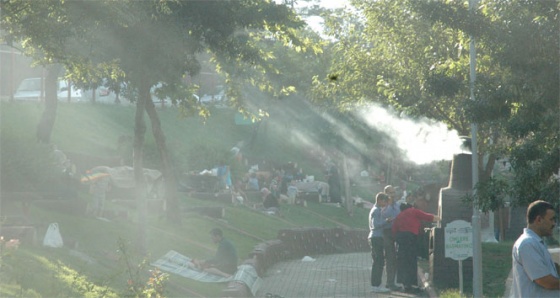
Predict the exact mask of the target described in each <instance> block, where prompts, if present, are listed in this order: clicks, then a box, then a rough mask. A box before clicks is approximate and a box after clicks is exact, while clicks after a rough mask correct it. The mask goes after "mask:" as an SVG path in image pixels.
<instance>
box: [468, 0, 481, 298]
mask: <svg viewBox="0 0 560 298" xmlns="http://www.w3.org/2000/svg"><path fill="white" fill-rule="evenodd" d="M477 3H478V0H469V11H470V13H471V16H472V15H474V11H475V9H476V4H477ZM469 54H470V55H469V58H470V82H469V83H470V84H469V85H470V86H469V87H470V99H471V100H473V101H474V100H475V97H474V84H475V81H476V48H475V39H474V36H473V35H472V33H471V35H470V49H469ZM471 146H472V184H473V196H474V197H476V188H475V186H476V184H477V183H478V147H477V124H476V123H474V122H473V123H472V125H471ZM477 205H478V204H477V202H476V200H475V201H473V215H472V233H473V297H482V244H481V235H480V211H479V210H478V206H477Z"/></svg>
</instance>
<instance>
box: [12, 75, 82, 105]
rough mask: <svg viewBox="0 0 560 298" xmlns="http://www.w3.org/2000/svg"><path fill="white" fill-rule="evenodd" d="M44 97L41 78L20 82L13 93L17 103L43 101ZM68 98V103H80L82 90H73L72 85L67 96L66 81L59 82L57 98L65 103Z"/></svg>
mask: <svg viewBox="0 0 560 298" xmlns="http://www.w3.org/2000/svg"><path fill="white" fill-rule="evenodd" d="M44 96H45V88H44V80H43V79H42V78H27V79H24V80H23V81H21V83H20V84H19V86H18V88H17V90H16V92H15V93H14V100H17V101H43V100H44V98H43V97H44ZM68 96H70V101H71V102H72V101H73V102H76V101H82V99H83V98H82V90H81V89H78V88H75V87H74V85H71V86H70V95H69V94H68V81H66V80H59V81H58V89H57V97H58V100H60V101H67V100H68Z"/></svg>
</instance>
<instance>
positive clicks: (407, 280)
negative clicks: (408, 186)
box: [392, 203, 440, 293]
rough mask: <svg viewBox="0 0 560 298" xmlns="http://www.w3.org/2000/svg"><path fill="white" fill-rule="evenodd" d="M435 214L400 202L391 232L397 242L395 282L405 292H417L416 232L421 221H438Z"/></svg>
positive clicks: (418, 289) (418, 230)
mask: <svg viewBox="0 0 560 298" xmlns="http://www.w3.org/2000/svg"><path fill="white" fill-rule="evenodd" d="M439 220H440V218H439V216H437V215H433V214H430V213H426V212H424V211H422V210H420V209H416V208H414V207H412V206H411V205H409V204H406V203H404V204H401V212H400V213H399V215H397V217H396V218H395V220H394V221H393V227H392V232H393V235H394V237H395V240H396V243H397V282H399V283H402V284H403V286H404V291H405V292H407V293H418V292H420V291H421V290H420V288H418V274H417V272H418V260H417V252H418V239H417V238H418V233H419V232H420V227H421V226H422V222H423V221H432V222H435V221H439Z"/></svg>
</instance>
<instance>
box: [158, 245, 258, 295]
mask: <svg viewBox="0 0 560 298" xmlns="http://www.w3.org/2000/svg"><path fill="white" fill-rule="evenodd" d="M190 261H191V258H189V257H186V256H184V255H182V254H180V253H178V252H176V251H174V250H170V251H169V252H167V253H166V254H165V255H164V256H163V257H161V258H159V259H158V260H157V261H155V262H153V263H151V265H152V266H154V267H157V268H159V269H160V270H163V271H166V272H169V273H173V274H178V275H180V276H183V277H186V278H190V279H194V280H197V281H201V282H230V281H237V282H242V283H244V284H245V285H247V287H248V288H249V289H250V290H251V293H253V296H255V295H256V293H257V291H258V290H259V288H260V286H261V283H262V280H261V278H260V277H259V276H258V275H257V271H256V270H255V268H254V267H253V266H251V265H240V266H238V267H237V271H236V272H235V274H234V275H232V276H230V277H223V276H219V275H214V274H210V273H208V272H204V271H200V270H196V269H193V268H190V267H189V266H188V264H189V262H190Z"/></svg>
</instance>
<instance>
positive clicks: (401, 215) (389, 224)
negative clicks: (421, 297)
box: [368, 185, 440, 294]
mask: <svg viewBox="0 0 560 298" xmlns="http://www.w3.org/2000/svg"><path fill="white" fill-rule="evenodd" d="M439 220H440V218H439V217H438V216H436V215H433V214H430V213H426V212H424V211H422V210H420V209H418V208H416V207H414V206H413V205H411V204H409V203H408V202H406V201H404V202H399V201H398V200H397V197H396V191H395V188H394V187H393V186H392V185H387V186H386V187H385V188H384V190H383V192H380V193H377V194H376V196H375V204H374V205H373V207H372V208H371V210H370V213H369V229H370V233H369V236H368V240H369V243H370V247H371V258H372V266H371V287H372V291H373V292H376V293H387V292H390V291H401V290H402V291H404V292H406V293H414V294H417V293H420V292H422V288H421V287H418V277H417V273H416V272H417V270H418V263H417V258H418V251H419V248H418V243H419V240H418V235H419V233H420V229H421V226H422V222H435V221H439ZM384 268H385V271H386V274H387V280H386V286H385V287H382V286H381V276H382V273H383V269H384ZM398 284H402V287H401V286H400V285H398Z"/></svg>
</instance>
